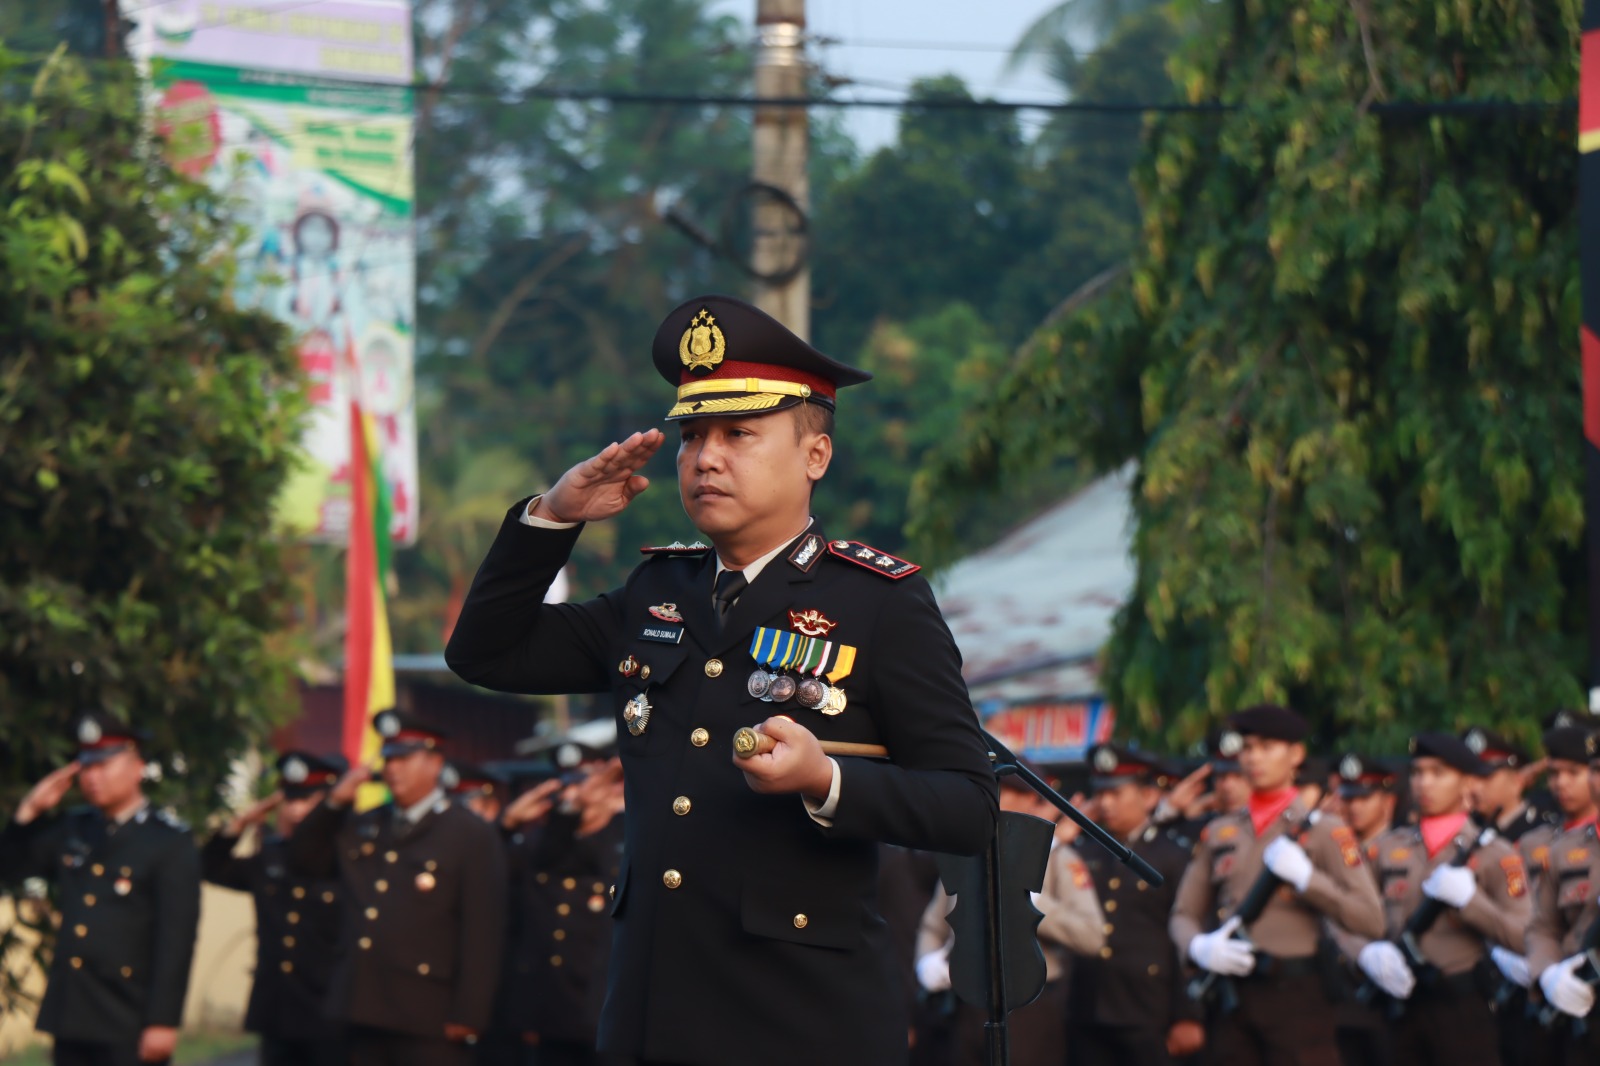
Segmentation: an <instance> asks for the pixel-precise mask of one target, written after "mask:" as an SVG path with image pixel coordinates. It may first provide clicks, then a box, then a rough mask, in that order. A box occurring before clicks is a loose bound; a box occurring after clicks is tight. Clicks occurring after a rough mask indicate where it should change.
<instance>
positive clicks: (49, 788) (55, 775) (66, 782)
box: [17, 761, 78, 825]
mask: <svg viewBox="0 0 1600 1066" xmlns="http://www.w3.org/2000/svg"><path fill="white" fill-rule="evenodd" d="M77 776H78V764H77V762H76V761H73V762H69V763H67V765H65V766H63V767H62V768H61V769H59V770H53V771H51V772H50V773H48V774H46V775H45V776H44V778H43V779H42V780H41V781H40V782H39V783H38V784H36V785H34V786H33V787H32V788H31V789H29V790H28V794H27V795H26V796H23V797H22V802H21V803H19V804H17V824H18V825H27V824H28V823H29V822H31V821H33V820H34V819H35V818H37V817H39V815H41V814H44V813H45V812H46V811H50V810H54V809H55V806H56V804H58V803H60V802H61V797H62V796H65V795H66V794H67V789H69V788H71V787H72V779H73V778H74V777H77Z"/></svg>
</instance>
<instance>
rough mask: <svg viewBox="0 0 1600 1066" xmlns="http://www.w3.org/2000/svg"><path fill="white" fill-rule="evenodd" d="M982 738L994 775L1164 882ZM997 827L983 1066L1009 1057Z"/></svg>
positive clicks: (989, 898) (989, 900)
mask: <svg viewBox="0 0 1600 1066" xmlns="http://www.w3.org/2000/svg"><path fill="white" fill-rule="evenodd" d="M983 739H984V742H985V743H987V744H988V746H989V762H990V764H991V765H993V767H994V773H995V776H996V777H1005V776H1006V775H1007V774H1015V775H1016V776H1017V777H1019V778H1021V779H1022V780H1023V781H1024V782H1026V783H1027V785H1028V787H1029V788H1031V789H1033V790H1034V791H1035V792H1037V793H1038V794H1039V795H1040V796H1042V797H1044V799H1046V800H1048V801H1049V802H1050V804H1051V805H1052V806H1054V807H1056V808H1057V809H1058V810H1060V811H1061V813H1062V814H1064V815H1066V816H1067V817H1068V818H1070V819H1072V821H1073V822H1074V823H1076V825H1077V826H1078V828H1080V829H1082V830H1083V832H1084V835H1086V836H1087V837H1088V838H1089V839H1090V840H1093V841H1094V842H1095V843H1096V844H1099V845H1100V846H1101V847H1102V848H1104V849H1106V851H1108V852H1109V853H1110V854H1111V857H1112V858H1114V859H1116V860H1117V861H1118V862H1119V863H1121V864H1122V865H1124V866H1126V867H1128V869H1130V870H1132V871H1133V872H1134V873H1135V874H1137V875H1138V876H1139V878H1140V879H1141V880H1143V881H1145V882H1146V883H1148V884H1149V885H1151V886H1152V887H1156V886H1159V885H1161V884H1162V883H1163V881H1164V880H1165V878H1163V877H1162V876H1161V875H1160V874H1159V873H1157V872H1156V869H1155V867H1153V866H1151V865H1150V864H1149V863H1148V862H1145V861H1144V859H1142V858H1140V857H1139V856H1138V855H1135V854H1134V853H1133V851H1132V849H1130V848H1129V847H1128V846H1127V845H1126V844H1124V843H1122V841H1120V840H1118V839H1117V838H1116V837H1114V836H1112V835H1111V834H1110V833H1108V832H1106V831H1105V830H1104V829H1102V828H1101V827H1100V825H1099V824H1098V823H1096V822H1095V821H1094V820H1093V819H1092V818H1090V817H1089V816H1088V815H1086V814H1084V813H1083V812H1082V811H1080V810H1078V808H1076V807H1074V806H1073V805H1072V803H1071V801H1070V800H1068V799H1067V798H1066V797H1065V796H1063V795H1061V793H1059V792H1057V791H1056V790H1055V789H1053V788H1051V787H1050V785H1049V784H1048V783H1047V782H1046V781H1045V780H1044V779H1043V778H1041V777H1040V776H1039V775H1038V774H1036V773H1034V772H1033V771H1032V770H1030V769H1028V768H1027V767H1026V766H1024V765H1023V764H1022V760H1021V759H1018V758H1017V756H1016V755H1015V754H1013V753H1012V751H1011V749H1010V748H1008V747H1006V746H1005V745H1004V744H1002V743H1000V741H999V740H997V739H996V738H995V737H994V735H993V734H991V733H989V732H988V731H987V730H984V731H983ZM1000 829H1001V827H1000V826H996V827H995V834H994V836H992V837H991V838H990V839H989V846H988V848H987V849H985V851H984V853H983V885H984V893H983V897H984V898H983V911H984V930H985V933H986V935H987V940H988V943H987V944H985V945H984V947H985V950H986V956H987V959H988V963H989V973H988V978H989V979H988V981H987V982H986V984H987V992H988V1008H989V1020H988V1021H987V1022H985V1023H984V1026H983V1043H984V1059H985V1062H986V1063H987V1066H1009V1063H1010V1056H1011V1047H1010V1040H1011V1038H1010V1033H1009V1031H1008V1029H1007V1024H1006V1013H1007V1011H1006V971H1005V950H1004V947H1003V945H1002V928H1003V925H1002V921H1001V916H1000V898H1001V894H1002V891H1003V888H1002V878H1001V855H1000V835H1001V833H1000Z"/></svg>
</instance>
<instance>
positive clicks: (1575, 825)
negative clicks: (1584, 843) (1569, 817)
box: [1566, 814, 1600, 830]
mask: <svg viewBox="0 0 1600 1066" xmlns="http://www.w3.org/2000/svg"><path fill="white" fill-rule="evenodd" d="M1597 820H1600V816H1597V815H1594V814H1591V815H1589V816H1588V817H1587V818H1579V819H1578V820H1577V821H1576V822H1568V823H1567V824H1566V828H1567V829H1569V830H1570V829H1582V828H1583V827H1584V826H1586V825H1595V824H1596V822H1597Z"/></svg>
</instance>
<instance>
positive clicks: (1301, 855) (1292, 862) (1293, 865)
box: [1261, 837, 1311, 892]
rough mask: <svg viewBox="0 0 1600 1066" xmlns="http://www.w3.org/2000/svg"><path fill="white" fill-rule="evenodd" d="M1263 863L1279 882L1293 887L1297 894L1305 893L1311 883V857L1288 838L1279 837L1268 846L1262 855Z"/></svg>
mask: <svg viewBox="0 0 1600 1066" xmlns="http://www.w3.org/2000/svg"><path fill="white" fill-rule="evenodd" d="M1261 861H1262V862H1264V863H1266V864H1267V869H1269V870H1271V871H1272V872H1273V873H1274V874H1275V875H1277V878H1278V880H1280V881H1282V882H1283V883H1285V884H1289V885H1293V886H1294V890H1295V891H1296V892H1304V891H1305V890H1306V886H1307V885H1309V884H1310V883H1311V856H1309V855H1307V854H1306V849H1305V848H1302V847H1301V846H1300V845H1299V844H1296V843H1295V842H1294V841H1292V840H1290V839H1289V838H1288V837H1279V838H1278V839H1277V840H1274V841H1273V842H1272V843H1270V844H1268V845H1267V850H1266V851H1264V852H1262V853H1261Z"/></svg>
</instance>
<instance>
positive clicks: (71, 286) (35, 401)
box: [0, 49, 304, 813]
mask: <svg viewBox="0 0 1600 1066" xmlns="http://www.w3.org/2000/svg"><path fill="white" fill-rule="evenodd" d="M93 69H94V73H93V75H92V76H91V75H90V74H89V73H88V72H86V69H85V67H84V66H83V65H81V64H80V63H79V62H78V61H76V60H73V59H70V58H67V57H65V56H64V55H63V54H62V53H60V52H58V53H56V54H55V55H54V56H52V57H51V58H50V59H49V60H47V61H45V62H43V63H40V62H37V61H32V62H28V63H26V64H24V63H23V62H22V61H21V60H20V59H19V58H18V57H17V56H15V55H13V54H11V53H8V52H5V51H4V50H3V49H0V203H4V204H5V205H6V208H5V210H4V211H3V212H0V277H4V278H5V285H4V286H3V287H0V543H3V544H4V545H5V552H4V554H3V556H0V707H3V708H4V712H5V716H6V719H5V721H6V729H5V735H4V738H3V740H0V805H3V806H6V807H9V805H11V804H13V803H14V802H15V800H16V799H17V797H18V795H19V794H20V790H21V789H23V788H25V787H26V786H27V784H29V783H30V782H31V781H32V780H33V779H35V778H36V777H37V776H39V775H40V774H42V773H43V772H44V771H46V770H48V769H50V768H53V767H54V766H58V765H60V764H62V763H63V762H65V761H66V758H67V757H68V753H69V751H70V750H71V746H72V742H71V738H70V736H69V731H68V725H69V722H70V720H71V719H72V717H73V716H74V715H75V714H76V713H77V712H78V711H79V710H80V709H82V708H84V707H86V706H103V707H106V708H108V709H111V710H112V711H114V712H116V713H119V714H121V715H122V716H124V717H125V718H128V719H130V720H133V721H135V722H137V723H138V724H139V725H141V726H143V727H144V728H147V729H148V730H150V731H151V733H152V734H153V736H154V742H153V745H152V746H151V750H152V752H153V753H154V755H155V756H156V757H157V758H158V759H160V760H161V763H162V765H163V767H164V769H165V771H166V773H165V781H164V783H163V785H162V786H161V789H160V791H161V793H162V797H163V798H164V799H166V800H168V801H171V802H176V803H178V804H180V805H181V806H183V807H185V808H187V809H188V810H189V811H190V812H191V813H192V812H196V811H201V810H210V809H211V807H212V806H213V802H214V799H215V793H216V787H217V785H218V783H219V782H220V780H221V779H222V777H223V776H224V775H226V774H227V772H228V767H229V762H230V759H231V758H232V756H234V755H236V754H238V753H239V752H240V751H241V750H242V749H243V748H245V747H246V746H248V745H249V744H250V743H251V742H252V741H255V740H259V739H261V738H262V737H263V736H264V735H265V734H266V733H267V731H268V730H269V729H270V728H271V727H272V726H274V725H275V724H277V723H279V722H281V721H282V720H284V719H285V717H287V716H288V715H289V714H291V713H292V712H293V710H294V709H295V706H296V704H295V701H294V700H293V698H292V695H291V693H290V692H289V689H288V683H289V681H290V678H291V670H292V665H293V662H292V656H291V654H290V652H291V649H290V648H289V647H288V646H287V645H286V643H285V638H284V637H283V635H282V633H283V631H284V626H285V624H286V622H287V618H286V617H285V614H284V595H285V585H286V581H285V576H284V572H283V564H282V559H281V553H280V549H279V547H278V546H277V545H276V543H275V541H274V538H273V535H272V531H271V530H270V528H269V521H270V513H271V512H270V505H271V502H272V500H273V498H274V496H275V494H276V492H277V489H278V487H279V486H280V485H281V483H282V482H283V480H284V478H285V476H286V474H287V472H288V471H289V469H290V467H291V464H292V463H293V462H294V461H295V456H296V454H297V442H298V439H299V433H300V424H301V421H302V415H303V410H304V403H303V396H302V387H301V380H300V373H299V368H298V362H297V360H296V359H295V356H294V354H293V350H292V347H291V346H290V344H289V337H288V335H287V332H286V330H285V329H284V328H283V327H282V326H280V325H279V324H278V323H276V322H275V321H273V320H271V319H269V318H267V317H266V316H264V315H261V314H259V313H256V312H245V311H241V310H239V309H238V308H236V307H235V306H234V305H233V304H232V302H231V300H230V298H229V296H228V291H229V284H230V280H231V277H232V264H231V261H230V259H229V257H228V255H227V253H226V251H225V249H226V248H227V247H228V245H229V244H230V243H231V242H232V241H233V238H234V237H235V236H236V234H235V233H234V231H233V228H232V227H231V226H230V224H229V223H228V220H227V213H226V210H225V205H224V204H223V203H222V202H220V201H219V200H218V199H217V198H216V197H215V196H214V195H212V194H211V193H209V192H207V191H206V190H205V189H202V188H200V187H198V186H196V185H194V184H192V183H190V182H188V181H185V180H183V179H181V178H180V177H178V176H177V175H175V174H174V173H172V171H171V170H170V169H169V168H168V167H167V166H166V164H165V162H164V161H163V159H162V158H161V151H160V145H159V144H158V143H156V142H154V141H152V140H151V139H150V138H149V137H148V135H147V133H146V132H145V130H144V126H143V119H142V117H141V114H140V109H139V100H140V96H141V93H140V90H139V86H138V82H137V80H136V78H135V77H134V74H133V72H132V70H131V69H127V68H126V67H124V66H122V65H120V64H104V63H102V64H96V65H95V67H94V68H93Z"/></svg>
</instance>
